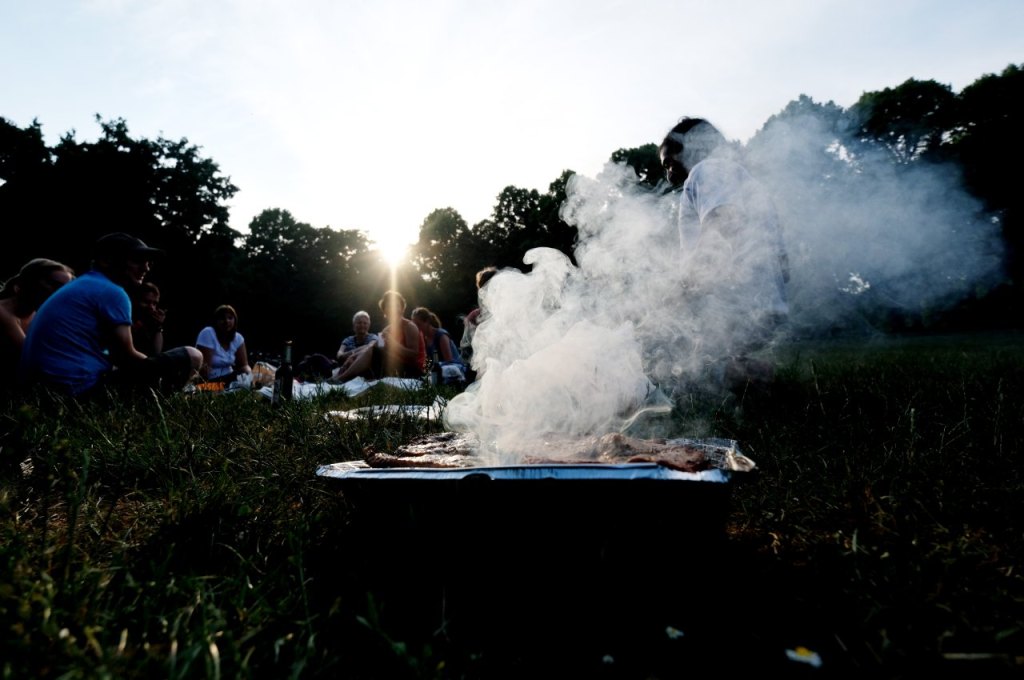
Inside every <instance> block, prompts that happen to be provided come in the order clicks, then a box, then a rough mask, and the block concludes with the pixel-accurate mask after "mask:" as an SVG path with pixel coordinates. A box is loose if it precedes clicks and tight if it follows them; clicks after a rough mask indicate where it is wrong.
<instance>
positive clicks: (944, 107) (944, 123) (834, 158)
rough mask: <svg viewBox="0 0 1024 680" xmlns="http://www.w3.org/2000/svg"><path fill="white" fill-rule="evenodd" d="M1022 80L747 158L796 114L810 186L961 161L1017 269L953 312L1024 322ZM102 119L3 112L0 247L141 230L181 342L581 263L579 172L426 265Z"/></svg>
mask: <svg viewBox="0 0 1024 680" xmlns="http://www.w3.org/2000/svg"><path fill="white" fill-rule="evenodd" d="M1022 77H1024V76H1022V70H1021V67H1020V66H1018V65H1013V64H1011V65H1009V66H1008V67H1007V68H1006V69H1005V70H1004V71H1003V72H1002V73H999V74H986V75H984V76H982V77H980V78H979V79H978V80H977V81H975V82H974V83H972V84H971V85H969V86H967V87H965V88H964V89H963V91H961V92H959V93H955V92H953V91H952V90H951V88H950V87H949V86H947V85H943V84H940V83H936V82H935V81H932V80H917V79H909V80H907V81H905V82H903V83H902V84H899V85H897V86H895V87H890V88H884V89H882V90H879V91H874V92H865V93H864V94H863V95H862V96H861V97H860V99H859V100H858V101H857V103H856V104H855V105H854V106H852V107H849V108H848V109H844V108H842V107H840V106H837V105H836V104H834V103H832V102H829V103H827V104H819V103H817V102H814V101H813V100H812V99H810V98H809V97H807V96H805V95H800V96H799V97H798V98H797V99H796V100H794V101H792V102H790V103H789V104H787V106H786V107H785V108H784V109H783V110H782V111H781V112H779V113H778V114H776V115H774V116H772V117H771V118H770V119H769V120H768V121H766V123H765V125H764V127H763V128H762V130H761V131H759V133H758V134H757V135H755V136H754V138H753V139H751V140H750V142H749V143H748V144H747V149H746V152H747V155H748V157H750V158H751V159H752V165H753V166H754V168H753V169H755V170H757V171H759V172H760V174H762V175H763V176H768V175H770V170H771V168H770V167H765V166H761V167H757V164H758V162H759V160H758V156H759V151H763V149H759V146H760V145H762V142H763V140H764V139H765V137H766V135H764V134H763V133H764V132H765V131H766V130H768V129H770V128H776V127H779V126H787V125H789V126H793V127H794V128H798V127H799V128H800V129H801V131H803V132H806V131H807V130H808V129H809V130H813V131H814V133H815V135H816V140H817V141H816V142H815V144H813V145H811V146H810V147H808V146H807V145H804V146H803V147H799V148H798V147H797V146H794V147H793V148H790V149H788V150H786V152H785V154H788V155H785V154H784V156H783V157H784V160H783V161H780V160H779V157H778V156H771V157H772V158H774V162H792V163H794V164H795V163H797V162H799V163H801V164H802V165H801V168H802V171H803V172H806V173H807V175H808V177H812V178H813V179H814V181H813V182H809V183H808V184H807V185H808V186H816V187H818V189H819V190H820V191H821V192H822V193H824V194H827V193H828V192H829V191H837V190H839V189H838V187H839V186H840V185H841V182H839V181H838V180H839V179H840V178H841V177H842V176H843V173H854V172H856V169H857V168H856V164H855V163H851V162H848V161H849V160H850V159H854V160H856V159H857V158H858V155H863V154H868V153H874V152H881V153H883V154H885V155H886V156H887V157H888V159H889V162H891V163H893V164H894V165H896V166H899V167H901V168H907V169H908V168H912V167H914V166H916V165H919V164H922V163H934V162H953V163H957V164H958V166H959V168H958V169H959V170H960V171H961V172H962V174H963V177H964V179H965V182H966V185H967V186H968V187H969V189H970V191H971V192H972V193H973V194H974V195H975V196H977V197H978V198H979V199H981V200H982V201H983V202H984V206H985V209H986V210H987V211H988V213H989V214H990V215H991V216H992V219H996V220H998V221H999V224H1000V226H1001V227H1002V230H1003V235H1004V237H1005V241H1006V243H1007V246H1008V249H1007V250H1008V260H1007V276H1006V282H1005V283H1004V284H1003V285H1002V286H1001V287H999V288H998V289H996V290H994V291H987V292H986V294H985V296H984V297H983V298H979V299H974V298H972V299H969V300H967V301H966V302H965V303H964V305H963V308H962V309H960V310H957V312H956V313H955V314H953V315H949V316H947V317H946V322H947V323H954V324H957V325H958V326H959V327H961V328H965V327H966V328H970V327H974V325H976V324H978V323H980V322H981V320H983V319H985V318H992V317H993V316H997V317H1001V318H1003V319H1007V320H1010V321H1009V323H1017V321H1016V319H1017V318H1018V317H1019V315H1016V314H1014V313H1013V310H1015V309H1016V308H1018V307H1019V306H1020V302H1021V299H1022V297H1024V292H1022V291H1024V288H1022V286H1021V282H1022V281H1024V256H1022V254H1024V227H1022V225H1021V220H1022V219H1024V217H1022V215H1024V210H1022V207H1021V200H1022V199H1021V194H1020V192H1019V191H1017V190H1016V182H1015V180H1016V174H1015V173H1014V172H1012V171H1007V170H1006V169H1005V168H1006V162H1005V160H1006V159H1007V158H1011V159H1012V158H1016V157H1017V156H1019V155H1021V153H1022V152H1024V123H1022V116H1024V106H1022V95H1021V92H1024V88H1022V87H1021V79H1022ZM96 120H97V124H98V125H99V127H100V134H99V137H98V139H97V140H96V141H93V142H86V141H78V140H77V139H76V133H75V131H74V130H72V131H69V132H67V133H66V134H64V136H63V137H62V138H61V139H60V141H59V143H57V144H55V145H53V146H52V147H51V146H47V144H46V143H45V141H44V139H43V134H42V126H41V124H40V123H39V122H38V121H33V122H32V123H31V124H30V125H28V126H26V127H25V128H19V127H17V126H16V125H14V124H12V123H11V122H9V121H7V120H4V119H2V118H0V227H2V228H3V229H4V233H5V234H6V235H11V234H17V238H10V237H9V238H8V239H7V246H8V247H6V248H4V249H2V250H0V276H2V277H3V278H6V277H7V276H10V275H11V274H13V273H14V272H16V271H17V270H18V268H19V267H20V266H21V265H22V264H23V263H24V262H25V261H27V260H28V259H30V258H33V257H40V256H44V257H50V258H52V259H57V260H60V261H63V262H65V263H67V264H69V265H70V266H72V267H73V268H75V269H76V270H77V271H79V272H82V271H85V270H86V269H87V268H88V266H89V255H90V250H91V245H92V244H93V242H94V241H95V240H96V238H97V237H98V236H100V235H102V234H104V233H107V232H110V231H115V230H121V231H127V232H129V233H133V234H136V235H137V236H139V237H141V238H142V239H143V240H145V241H147V243H150V245H154V246H157V247H160V248H163V249H164V250H166V251H167V257H166V258H165V259H164V260H163V261H161V262H160V263H158V264H157V266H156V267H155V269H154V271H153V272H152V273H151V275H150V278H151V279H152V280H153V281H154V282H155V283H157V284H158V285H159V286H160V287H161V289H162V304H163V305H164V306H165V307H166V308H167V309H168V310H169V315H168V322H167V324H166V329H167V344H168V345H170V346H173V345H178V344H187V343H191V342H193V341H194V339H195V337H196V334H197V333H198V331H199V329H200V328H202V327H203V326H204V325H206V324H207V323H208V321H209V314H210V312H211V310H213V309H214V308H215V307H216V306H217V305H219V304H223V303H230V304H234V305H235V306H236V307H237V308H238V309H239V314H240V316H241V318H242V323H241V326H240V328H241V330H242V332H243V333H244V334H246V336H247V340H248V344H249V349H250V351H261V350H262V351H266V350H271V351H276V349H277V348H278V347H279V346H280V343H281V341H282V340H284V339H286V337H285V336H289V337H288V339H292V340H295V341H296V342H297V350H298V351H299V352H300V354H301V353H309V352H324V353H329V352H332V351H333V350H334V348H335V347H336V346H337V343H338V341H339V339H340V338H341V337H344V335H346V334H347V333H348V331H349V324H350V321H349V319H350V318H351V315H352V314H353V313H354V312H355V311H357V310H359V309H368V310H370V311H371V312H373V311H374V309H375V304H376V300H377V299H379V296H380V294H381V293H382V292H383V291H384V290H386V289H387V288H391V287H398V288H399V289H400V290H401V291H402V292H403V293H404V294H405V296H406V297H407V298H408V299H409V300H410V302H411V303H412V304H414V305H420V304H422V305H426V306H429V307H431V308H432V309H434V311H436V312H437V313H438V314H439V315H440V316H441V318H442V321H443V322H444V323H445V325H446V326H448V328H449V330H451V331H453V332H454V333H455V334H456V335H457V334H458V332H459V329H458V328H455V327H454V325H455V321H456V319H457V318H458V317H459V315H461V314H464V313H465V312H468V311H469V310H470V309H472V308H473V307H475V306H476V302H477V301H476V290H475V285H474V281H473V275H474V274H475V273H476V271H478V270H479V269H481V268H483V267H485V266H489V265H494V266H498V267H519V268H521V267H523V266H524V265H523V262H522V259H523V255H524V254H525V252H526V251H527V250H529V249H530V248H534V247H537V246H547V247H552V248H555V249H558V250H560V251H562V252H564V253H566V254H567V255H569V256H570V257H573V248H574V246H575V242H576V237H577V233H576V229H575V228H574V227H570V226H569V225H567V224H566V223H565V222H564V221H563V220H562V219H561V217H560V210H561V207H562V205H563V203H564V200H565V190H566V184H567V181H568V178H569V177H570V176H571V175H572V172H571V171H570V170H565V171H564V172H563V173H562V174H561V175H560V176H559V177H558V178H556V179H555V180H554V181H552V182H551V184H550V185H549V186H548V187H547V189H546V190H545V191H541V190H540V189H534V188H525V187H516V186H508V187H505V188H504V189H503V190H502V191H501V192H500V194H499V195H498V196H496V197H495V205H494V209H493V211H492V214H491V215H490V216H489V217H488V218H487V219H484V220H482V221H480V222H479V223H477V224H475V225H472V226H470V225H467V224H466V223H465V221H464V220H463V218H462V217H461V216H460V215H459V214H458V213H457V212H456V211H455V210H454V209H452V208H451V207H448V208H441V209H438V210H434V211H432V212H431V213H430V214H429V215H428V216H427V217H426V218H425V219H424V220H423V222H422V223H421V225H420V234H419V240H418V243H417V245H416V248H415V252H413V253H412V259H413V262H412V263H406V264H403V265H401V266H399V267H398V268H397V269H396V270H395V271H394V272H391V271H390V270H389V268H388V267H387V266H386V265H385V264H384V262H383V259H382V258H381V257H380V255H379V253H375V252H373V251H371V250H370V249H369V245H368V241H367V237H366V236H365V234H363V233H362V232H360V231H356V230H334V229H330V228H328V227H322V228H320V227H314V226H312V225H309V224H306V223H303V222H301V221H299V220H297V219H296V218H294V217H293V216H292V215H291V213H289V212H288V211H287V210H283V209H278V208H274V209H268V210H266V211H265V212H264V213H262V214H261V215H259V216H257V217H256V218H254V220H253V222H252V223H251V224H250V225H249V232H248V233H247V234H242V233H240V232H238V231H235V230H234V229H232V228H231V227H230V226H229V223H228V215H229V208H228V202H229V201H230V200H231V199H232V197H233V196H234V195H235V193H236V192H237V190H238V189H237V187H235V186H234V185H233V184H232V183H231V181H230V178H229V177H225V176H224V175H223V174H222V173H221V171H220V168H219V166H218V165H217V163H216V162H214V161H213V160H212V159H209V158H206V157H204V156H203V155H202V150H201V147H198V146H196V145H194V144H192V143H190V142H189V141H188V140H187V139H180V140H168V139H164V138H162V137H159V138H157V139H155V140H150V139H145V138H139V137H136V136H133V135H131V134H130V132H129V129H128V125H127V123H126V121H124V120H123V119H113V120H107V121H104V120H102V119H100V118H99V117H98V116H97V118H96ZM850 132H853V133H855V134H853V135H852V137H851V135H850V134H849V133H850ZM794 138H795V136H794ZM659 141H660V140H659ZM777 152H778V150H774V152H773V153H777ZM761 156H762V161H761V162H763V158H765V157H766V156H765V155H764V154H761ZM610 160H611V161H612V162H615V163H625V164H627V165H629V166H630V167H632V168H633V169H634V170H635V171H636V173H637V177H638V178H639V180H640V182H641V184H642V185H644V186H648V187H650V189H651V190H652V191H660V190H661V183H662V181H661V169H660V167H659V163H658V158H657V146H656V144H655V143H650V144H645V145H642V146H639V147H636V148H631V149H618V150H616V151H614V152H613V153H612V154H611V156H610ZM375 321H379V319H375ZM299 329H301V330H299ZM375 329H379V326H376V325H375Z"/></svg>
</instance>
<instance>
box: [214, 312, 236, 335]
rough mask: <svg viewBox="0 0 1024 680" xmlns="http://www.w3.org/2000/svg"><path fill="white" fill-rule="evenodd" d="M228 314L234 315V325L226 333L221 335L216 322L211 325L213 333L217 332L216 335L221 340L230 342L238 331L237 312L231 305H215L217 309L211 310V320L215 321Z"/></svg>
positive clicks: (224, 317)
mask: <svg viewBox="0 0 1024 680" xmlns="http://www.w3.org/2000/svg"><path fill="white" fill-rule="evenodd" d="M229 314H230V315H231V316H233V317H235V327H234V328H232V329H231V330H230V331H228V332H227V334H226V335H221V332H220V329H219V328H217V326H216V324H214V327H213V331H214V333H216V334H217V337H218V339H220V341H221V342H224V341H227V342H231V341H232V340H234V339H235V334H236V333H238V312H236V311H235V308H234V307H232V306H231V305H221V306H219V307H217V309H215V310H213V320H214V321H215V322H216V321H220V320H221V319H226V318H227V317H228V315H229Z"/></svg>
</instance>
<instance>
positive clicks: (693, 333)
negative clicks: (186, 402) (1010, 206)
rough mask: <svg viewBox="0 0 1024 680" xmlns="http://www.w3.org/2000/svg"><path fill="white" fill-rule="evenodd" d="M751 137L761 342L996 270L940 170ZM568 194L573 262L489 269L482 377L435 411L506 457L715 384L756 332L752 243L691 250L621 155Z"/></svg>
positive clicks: (787, 136)
mask: <svg viewBox="0 0 1024 680" xmlns="http://www.w3.org/2000/svg"><path fill="white" fill-rule="evenodd" d="M756 140H757V144H756V145H752V147H751V148H750V149H747V150H746V151H747V152H748V153H746V154H745V155H744V156H743V157H744V159H745V160H746V162H747V164H748V167H750V168H751V169H752V170H753V172H754V174H755V175H756V176H757V178H758V179H759V180H761V181H762V183H763V184H764V185H765V187H767V189H768V190H769V191H768V193H769V195H770V196H771V197H772V199H773V200H774V202H775V204H776V207H777V209H778V213H779V215H780V217H781V224H782V227H783V233H784V239H785V243H786V248H787V252H788V257H789V263H790V274H791V278H790V281H789V284H788V287H787V294H788V296H789V305H790V320H789V323H788V324H786V325H785V326H784V327H783V334H782V335H779V336H777V337H776V338H775V340H778V339H780V338H784V337H785V333H790V334H792V333H794V332H795V333H800V334H806V333H814V332H819V331H828V330H831V329H834V328H837V327H840V328H849V327H855V326H857V325H858V323H860V322H858V321H856V320H857V319H861V318H863V315H864V314H865V312H871V311H872V308H880V307H901V308H903V309H911V310H918V309H921V308H923V307H928V306H931V307H934V306H936V305H941V304H947V303H949V302H952V301H954V300H956V299H959V298H961V297H963V296H964V295H967V294H968V293H969V292H970V291H971V290H972V288H973V287H974V286H977V285H983V284H985V283H986V282H989V281H991V280H992V279H993V277H995V276H997V275H998V273H999V263H1000V259H1001V252H1002V251H1001V245H1000V240H999V235H998V225H996V224H993V223H992V222H991V221H987V220H985V219H982V218H981V217H980V216H979V215H978V214H977V210H978V206H977V204H976V202H975V201H973V200H972V199H971V198H970V197H969V196H968V195H967V194H966V193H965V192H964V191H963V190H962V189H961V188H960V187H959V186H958V183H957V181H956V180H957V176H956V174H955V173H954V172H952V171H951V170H950V169H949V168H941V167H938V168H937V167H934V166H932V167H926V166H921V167H919V168H914V169H911V170H908V169H907V168H897V167H894V166H893V165H892V164H891V163H889V162H888V161H885V160H882V159H877V158H870V157H867V156H859V157H851V156H849V153H848V149H847V147H845V146H844V144H843V143H842V141H841V140H839V139H837V138H836V136H835V135H834V133H832V132H830V131H827V129H826V128H825V127H824V126H822V125H819V124H818V123H817V121H814V120H804V121H800V120H797V121H794V123H793V124H786V125H782V124H779V125H776V126H774V129H773V128H771V127H769V128H766V129H765V130H763V131H762V133H760V134H759V135H758V137H757V138H756ZM567 193H568V199H567V201H566V204H565V205H564V206H563V209H562V217H563V219H565V220H566V222H568V223H569V224H573V225H575V226H576V227H577V228H578V229H579V242H578V246H577V248H576V251H575V256H576V261H577V265H576V266H574V265H573V264H572V263H571V262H570V261H569V259H568V258H566V257H565V256H564V255H562V254H561V253H558V252H557V251H554V250H550V249H544V248H541V249H535V250H531V251H530V252H528V253H526V256H525V257H524V264H527V265H531V266H532V269H531V271H530V272H529V273H522V272H520V271H518V270H506V271H503V272H500V273H499V274H498V275H497V276H495V277H494V278H493V279H491V281H490V283H488V284H487V286H485V287H484V288H483V289H482V290H481V305H482V308H483V310H484V314H483V317H482V318H483V321H482V322H481V324H480V326H479V328H478V330H477V331H476V334H475V336H474V339H473V346H474V353H473V362H474V367H475V368H476V369H477V370H478V371H479V372H480V377H479V379H478V381H477V382H476V383H474V384H473V385H471V386H470V388H469V389H467V390H466V392H464V393H463V394H460V395H458V396H457V397H456V398H455V399H453V400H452V401H451V403H450V404H449V406H448V408H447V409H446V411H445V421H446V424H447V426H448V427H450V428H451V429H455V430H469V431H473V432H475V433H477V434H478V435H479V436H480V440H481V442H483V443H484V444H485V448H486V449H487V450H489V451H491V452H492V453H494V454H495V455H496V456H497V460H498V461H499V462H503V463H509V462H513V461H514V459H515V452H518V451H529V450H530V441H536V440H537V439H538V438H542V437H545V436H547V435H551V434H560V435H570V436H580V435H597V434H604V433H607V432H609V431H614V430H618V429H620V428H622V427H623V425H624V423H626V422H628V421H629V419H630V417H631V416H633V415H634V414H635V413H636V412H637V411H638V409H643V408H645V406H649V405H650V404H652V403H658V402H659V399H660V400H661V402H662V403H663V402H664V397H665V395H673V394H675V395H678V394H680V393H683V392H684V391H685V390H687V389H692V388H698V387H700V386H701V383H702V382H704V381H715V380H716V379H717V378H720V376H721V370H722V367H723V365H724V361H725V359H726V358H727V357H729V356H732V355H735V354H737V353H741V352H742V351H743V350H744V348H746V347H748V346H750V344H751V343H750V341H751V340H752V339H753V338H751V337H750V334H751V333H752V332H753V330H752V329H753V328H754V324H752V323H751V315H752V314H754V313H756V311H757V309H758V304H757V303H756V302H752V299H754V298H757V297H758V293H757V291H754V292H753V293H752V294H750V288H749V283H750V282H749V281H747V280H746V279H745V277H747V276H748V273H749V271H750V270H751V269H752V268H756V267H757V266H759V264H758V263H763V262H764V259H763V258H764V257H765V253H768V252H770V248H769V247H768V245H767V244H766V243H764V242H758V241H757V240H756V239H744V240H742V241H741V242H736V240H735V239H734V240H732V241H729V240H728V239H719V241H720V242H716V241H715V240H714V239H711V240H708V239H705V240H704V241H703V242H702V247H701V248H700V250H699V255H700V256H699V257H696V256H695V253H694V251H692V250H690V249H689V244H690V241H689V240H688V238H687V236H686V232H687V229H693V226H692V225H691V226H690V227H686V226H685V225H684V228H683V238H682V239H681V238H680V229H679V225H678V224H677V205H678V199H679V197H678V194H675V193H669V194H661V193H659V192H652V191H650V189H649V188H647V187H645V186H644V185H641V184H640V183H639V182H638V180H637V178H636V175H635V173H634V172H633V171H632V170H631V169H630V168H628V167H626V166H624V165H614V164H609V165H607V166H606V167H605V168H604V170H603V171H602V172H601V173H600V174H599V175H598V176H597V177H596V178H588V177H584V176H580V175H577V176H575V177H573V178H572V180H571V181H570V183H569V186H568V188H567ZM730 291H741V292H742V294H730ZM759 339H760V340H763V338H759ZM770 346H771V343H770V342H769V343H768V348H769V349H770ZM762 351H764V349H763V343H762ZM666 434H679V433H666Z"/></svg>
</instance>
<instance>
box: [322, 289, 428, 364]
mask: <svg viewBox="0 0 1024 680" xmlns="http://www.w3.org/2000/svg"><path fill="white" fill-rule="evenodd" d="M378 306H379V307H380V311H381V313H382V314H383V315H384V318H385V319H386V320H387V321H388V322H389V323H388V325H387V326H385V328H384V330H383V331H381V333H380V338H379V340H378V341H377V342H375V343H371V344H367V345H363V346H362V347H360V348H359V349H357V350H356V351H355V353H353V354H352V355H351V356H349V357H348V359H346V360H345V362H344V363H343V364H342V365H341V366H340V367H338V370H337V371H335V374H334V378H333V379H334V381H335V382H348V381H349V380H352V379H353V378H357V377H364V378H371V379H376V378H384V377H392V376H396V377H400V378H420V377H423V373H424V371H425V370H426V363H427V362H426V357H427V351H426V346H425V345H424V343H423V335H422V334H421V333H420V330H419V328H417V327H416V324H414V323H413V322H412V321H410V320H409V319H407V318H405V308H406V304H405V298H404V297H402V295H401V293H399V292H398V291H394V290H389V291H387V292H386V293H384V295H383V297H381V299H380V302H379V303H378Z"/></svg>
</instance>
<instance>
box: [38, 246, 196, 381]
mask: <svg viewBox="0 0 1024 680" xmlns="http://www.w3.org/2000/svg"><path fill="white" fill-rule="evenodd" d="M162 252H163V251H160V250H157V249H156V248H150V247H149V246H147V245H146V244H145V243H143V242H142V241H141V240H139V239H138V238H135V237H134V236H131V235H130V234H125V233H123V232H116V233H113V234H107V235H106V236H103V237H102V238H100V239H99V240H98V241H97V242H96V244H95V246H94V249H93V261H92V269H91V270H90V271H88V272H86V273H85V274H83V275H82V276H80V277H78V278H77V279H75V280H73V281H71V282H70V283H68V284H66V285H64V286H62V287H61V288H60V290H58V291H57V292H55V293H54V294H53V295H52V296H50V298H49V299H48V300H47V301H46V302H44V303H43V305H42V306H41V307H40V308H39V311H38V312H36V316H35V319H33V321H32V325H31V326H29V329H28V333H27V334H26V336H25V347H24V349H23V351H22V356H21V363H20V365H19V373H20V377H21V380H22V382H23V383H25V384H28V385H32V384H41V385H43V386H46V387H49V388H51V389H54V390H57V391H60V392H63V393H65V394H70V395H72V396H75V397H85V396H88V395H92V394H96V393H97V392H98V391H99V390H102V389H104V388H105V387H145V388H152V389H158V390H161V391H163V392H172V391H176V390H180V389H181V388H183V387H184V386H185V384H186V383H188V382H189V380H191V378H192V377H193V376H194V375H195V373H196V371H198V370H199V367H200V366H201V365H202V363H203V355H202V354H201V353H200V352H199V350H197V349H196V348H195V347H176V348H174V349H170V350H167V351H166V352H161V353H159V354H154V355H152V356H147V355H145V354H143V353H142V352H140V351H138V350H137V349H135V346H134V344H133V343H132V303H131V299H130V298H129V297H128V293H127V291H126V287H132V286H138V285H140V284H141V283H142V281H143V279H144V278H145V277H146V274H148V273H149V270H150V267H151V265H152V262H153V260H154V259H155V258H156V257H157V256H158V255H161V254H162Z"/></svg>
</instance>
